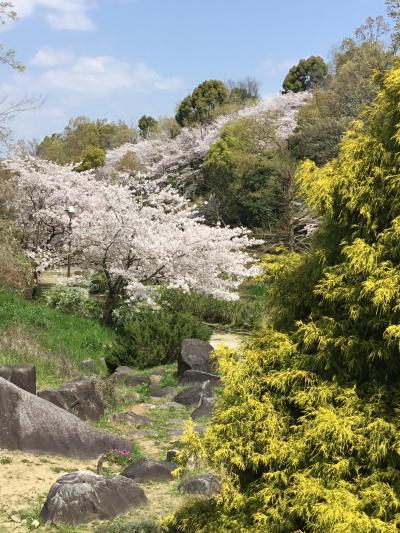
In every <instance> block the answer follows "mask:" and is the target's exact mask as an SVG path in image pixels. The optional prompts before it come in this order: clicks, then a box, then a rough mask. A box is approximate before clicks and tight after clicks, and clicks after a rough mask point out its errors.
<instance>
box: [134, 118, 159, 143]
mask: <svg viewBox="0 0 400 533" xmlns="http://www.w3.org/2000/svg"><path fill="white" fill-rule="evenodd" d="M138 126H139V130H140V133H141V135H142V137H143V138H144V139H147V137H148V136H149V135H150V133H151V132H152V131H154V130H155V129H156V127H157V121H156V120H155V119H154V118H153V117H150V116H147V115H143V116H142V117H140V119H139V122H138Z"/></svg>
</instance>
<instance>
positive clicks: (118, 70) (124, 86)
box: [0, 48, 183, 97]
mask: <svg viewBox="0 0 400 533" xmlns="http://www.w3.org/2000/svg"><path fill="white" fill-rule="evenodd" d="M29 66H30V68H28V71H27V73H26V74H24V75H22V76H21V75H18V76H17V75H14V82H15V84H17V85H18V86H19V88H22V87H29V91H36V92H40V93H41V94H48V93H49V92H52V90H53V89H55V90H56V91H58V92H59V91H62V92H63V93H67V94H80V95H82V96H88V97H91V96H100V95H107V94H109V93H112V92H115V91H123V90H125V91H127V90H129V91H132V92H150V91H154V90H159V91H175V90H178V89H180V88H182V87H183V81H182V80H181V79H179V78H176V77H168V76H162V75H161V74H160V73H158V72H157V71H156V70H155V69H153V68H151V67H149V66H148V65H147V64H146V63H138V64H136V65H130V64H129V63H128V62H125V61H122V60H119V59H117V58H115V57H111V56H102V55H98V56H84V55H83V56H77V55H74V54H72V53H71V52H70V51H68V50H64V49H54V48H43V49H41V50H39V51H38V52H37V53H36V54H35V55H34V57H32V59H31V60H30V61H29ZM14 87H15V85H14ZM1 88H4V85H3V87H0V89H1Z"/></svg>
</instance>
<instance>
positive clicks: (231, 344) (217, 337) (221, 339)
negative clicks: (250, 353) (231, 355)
mask: <svg viewBox="0 0 400 533" xmlns="http://www.w3.org/2000/svg"><path fill="white" fill-rule="evenodd" d="M244 338H245V335H241V334H239V333H224V332H218V331H216V332H214V333H213V335H212V336H211V339H210V344H211V345H212V346H213V347H214V348H218V347H219V346H221V345H225V346H228V348H234V349H235V348H238V347H239V346H240V343H241V342H242V341H243V340H244Z"/></svg>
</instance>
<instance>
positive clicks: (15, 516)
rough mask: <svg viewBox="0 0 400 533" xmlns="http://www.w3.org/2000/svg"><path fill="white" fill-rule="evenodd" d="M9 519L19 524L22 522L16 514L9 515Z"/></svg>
mask: <svg viewBox="0 0 400 533" xmlns="http://www.w3.org/2000/svg"><path fill="white" fill-rule="evenodd" d="M10 520H12V522H15V523H16V524H20V523H21V522H22V519H21V518H20V517H19V516H18V515H16V514H13V515H11V516H10Z"/></svg>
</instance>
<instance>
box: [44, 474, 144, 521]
mask: <svg viewBox="0 0 400 533" xmlns="http://www.w3.org/2000/svg"><path fill="white" fill-rule="evenodd" d="M147 503H148V501H147V498H146V496H145V494H144V492H143V489H142V488H141V487H140V486H139V485H138V484H137V483H136V482H135V481H133V480H132V479H129V478H127V477H124V476H115V477H103V476H98V475H96V474H93V473H92V472H73V473H72V474H67V475H65V476H62V477H61V478H60V479H58V480H57V481H56V482H55V483H54V485H53V486H52V487H51V489H50V492H49V494H48V496H47V500H46V503H45V504H44V507H43V509H42V512H41V518H42V520H43V522H48V523H52V524H70V525H73V526H76V525H79V524H87V523H88V522H92V521H93V520H110V519H112V518H114V517H116V516H119V515H122V514H126V513H128V512H129V511H131V510H132V509H135V508H137V507H143V506H145V505H147Z"/></svg>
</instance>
